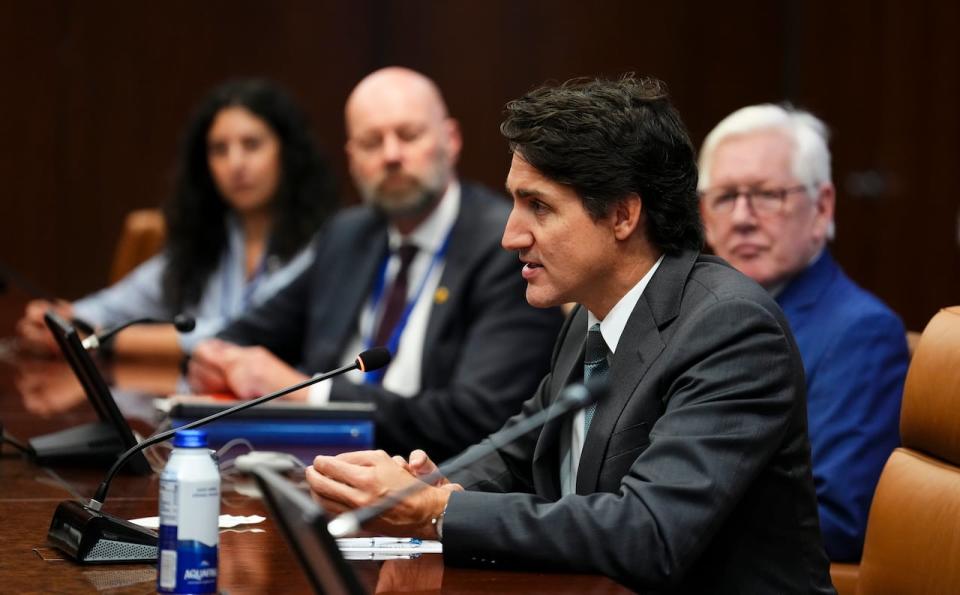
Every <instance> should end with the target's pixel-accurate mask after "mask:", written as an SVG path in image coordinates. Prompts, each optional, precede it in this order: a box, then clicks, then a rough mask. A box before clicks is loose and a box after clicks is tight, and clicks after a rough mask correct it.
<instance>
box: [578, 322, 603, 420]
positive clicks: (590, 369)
mask: <svg viewBox="0 0 960 595" xmlns="http://www.w3.org/2000/svg"><path fill="white" fill-rule="evenodd" d="M609 355H610V350H609V349H608V348H607V344H606V342H605V341H604V340H603V335H601V334H600V323H599V322H598V323H597V324H594V325H593V326H591V327H590V332H588V333H587V348H586V351H585V353H584V355H583V380H584V382H586V381H588V380H591V379H593V378H596V379H598V380H603V379H604V378H606V377H607V372H608V371H609V370H610V363H609V362H608V361H607V356H609ZM596 410H597V404H596V403H592V404H591V405H590V406H589V407H587V409H586V411H584V415H583V436H584V439H586V436H587V431H588V430H589V429H590V422H591V421H593V414H594V412H595V411H596Z"/></svg>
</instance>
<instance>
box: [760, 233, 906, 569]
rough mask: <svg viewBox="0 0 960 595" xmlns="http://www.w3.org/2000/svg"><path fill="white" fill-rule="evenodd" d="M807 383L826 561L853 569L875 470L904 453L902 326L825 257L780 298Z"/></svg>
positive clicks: (877, 472) (874, 484) (876, 477)
mask: <svg viewBox="0 0 960 595" xmlns="http://www.w3.org/2000/svg"><path fill="white" fill-rule="evenodd" d="M777 303H779V304H780V307H781V308H783V313H784V314H785V315H786V317H787V320H788V321H789V322H790V328H791V330H792V331H793V334H794V336H795V337H796V339H797V346H798V347H799V348H800V356H801V357H802V358H803V367H804V370H805V371H806V375H807V414H808V417H809V425H810V446H811V453H812V459H813V483H814V487H815V488H816V490H817V502H818V504H819V507H820V530H821V532H822V533H823V545H824V548H826V550H827V555H828V556H829V557H830V559H831V560H842V561H851V560H859V559H860V553H861V551H862V549H863V539H864V535H865V534H866V529H867V514H868V512H869V511H870V502H871V501H872V500H873V491H874V489H875V488H876V487H877V482H878V481H879V480H880V471H881V470H882V469H883V465H884V464H885V463H886V462H887V457H889V456H890V453H891V452H893V449H894V448H896V447H897V446H898V445H899V444H900V399H901V396H902V395H903V381H904V379H905V378H906V375H907V365H908V363H909V359H910V356H909V354H908V352H907V340H906V332H905V331H904V329H903V323H901V322H900V319H899V318H898V317H897V315H896V314H894V313H893V312H892V311H891V310H890V308H888V307H887V306H886V305H884V304H883V302H881V301H880V300H878V299H877V298H876V297H874V296H873V295H871V294H869V293H867V292H866V291H864V290H863V289H861V288H860V287H858V286H857V285H856V284H855V283H854V282H853V281H851V280H850V278H849V277H847V276H846V275H845V274H844V273H843V271H842V270H840V267H839V266H837V263H836V262H834V260H833V258H832V257H831V256H830V253H829V251H827V250H824V252H823V254H822V255H821V256H820V258H818V259H817V261H816V262H815V263H813V264H812V265H810V266H809V267H807V268H806V269H805V270H804V271H803V272H801V273H800V274H799V275H797V276H796V277H794V278H793V279H791V281H790V283H789V284H788V285H787V286H786V287H785V288H784V289H783V291H782V292H780V294H779V295H778V296H777Z"/></svg>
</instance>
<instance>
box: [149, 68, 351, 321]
mask: <svg viewBox="0 0 960 595" xmlns="http://www.w3.org/2000/svg"><path fill="white" fill-rule="evenodd" d="M235 106H236V107H243V108H245V109H247V110H249V111H250V112H251V113H253V114H254V115H256V116H257V117H259V118H261V119H262V120H263V121H264V122H266V123H267V124H268V125H269V126H270V128H271V129H272V130H273V132H274V134H276V135H277V137H278V138H279V140H280V160H281V165H280V167H281V175H280V184H279V187H278V188H277V194H276V196H274V198H273V200H272V202H271V209H272V215H273V219H272V228H271V230H270V240H269V243H268V246H267V254H266V256H267V257H273V258H274V259H278V260H279V261H281V262H283V261H287V260H289V259H290V258H291V257H292V256H294V255H295V254H296V253H297V252H298V251H299V250H300V249H301V248H302V247H303V246H304V245H306V243H307V242H308V241H309V239H310V237H311V236H312V235H313V233H314V232H315V231H316V230H317V229H318V228H319V227H320V225H321V224H322V223H323V222H324V221H325V220H326V219H327V217H328V216H329V215H330V214H331V213H332V212H333V210H335V209H336V207H337V203H338V200H337V194H336V182H335V180H334V178H333V174H332V173H331V171H330V169H329V167H328V165H327V163H326V161H325V160H324V159H322V158H321V156H320V153H319V152H318V150H317V145H316V143H315V142H314V140H313V138H312V137H311V135H310V133H309V128H308V123H307V118H306V115H305V114H304V113H303V112H302V111H301V110H300V108H299V107H298V106H297V105H296V103H294V101H293V99H292V98H291V97H290V96H289V95H288V94H287V93H286V92H285V91H284V90H282V89H281V88H280V87H278V86H277V85H275V84H274V83H272V82H270V81H266V80H262V79H240V80H234V81H229V82H226V83H224V84H222V85H220V86H219V87H217V88H216V89H214V90H213V92H211V93H210V95H208V96H207V98H206V99H205V100H204V101H203V103H202V104H201V105H200V106H199V107H198V108H197V110H196V112H195V113H194V116H193V119H192V120H191V121H190V124H189V125H188V127H187V129H186V133H185V135H184V137H183V139H182V145H181V150H180V161H179V165H178V168H177V174H176V182H175V187H174V193H173V195H172V196H171V197H170V199H169V200H168V201H167V202H166V203H165V205H164V217H165V219H166V225H167V243H166V248H165V250H166V254H167V259H168V260H167V268H166V271H165V273H164V279H163V290H164V299H165V301H166V302H167V304H169V305H170V306H171V307H172V309H173V310H174V311H179V310H181V309H183V308H185V307H187V306H191V305H194V304H196V303H197V302H198V301H199V300H200V297H201V294H202V292H203V286H204V284H205V283H206V281H207V279H208V278H209V276H210V274H211V273H212V272H213V271H214V269H215V268H216V266H217V263H218V262H219V259H220V255H221V254H222V252H223V249H224V246H226V244H227V220H226V214H227V212H228V211H229V210H230V206H229V205H228V204H227V202H226V201H225V200H224V199H223V197H222V196H221V195H220V192H219V191H218V190H217V187H216V184H215V183H214V181H213V177H212V176H211V174H210V168H209V166H208V162H207V133H208V132H209V130H210V126H211V125H212V123H213V120H214V118H215V117H216V115H217V114H218V113H219V112H220V110H222V109H224V108H228V107H235Z"/></svg>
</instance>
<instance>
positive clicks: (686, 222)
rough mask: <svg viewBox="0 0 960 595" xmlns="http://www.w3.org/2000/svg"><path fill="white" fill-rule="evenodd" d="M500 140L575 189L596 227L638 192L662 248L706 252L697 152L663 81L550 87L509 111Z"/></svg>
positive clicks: (592, 82)
mask: <svg viewBox="0 0 960 595" xmlns="http://www.w3.org/2000/svg"><path fill="white" fill-rule="evenodd" d="M500 132H501V133H502V134H503V136H504V137H506V139H507V141H508V142H509V144H510V150H511V151H513V152H514V153H516V154H518V155H519V156H520V157H522V158H523V159H524V160H525V161H526V162H527V163H529V164H530V165H532V166H533V167H535V168H536V169H537V170H538V171H540V172H541V173H542V174H543V175H545V176H546V177H548V178H550V179H551V180H553V181H555V182H558V183H560V184H566V185H569V186H570V187H571V188H573V190H574V191H576V193H577V194H578V195H579V197H580V199H581V200H582V201H583V205H584V208H585V209H586V210H587V212H588V213H590V215H591V216H592V217H593V218H594V219H599V218H601V217H603V216H605V215H606V214H607V213H609V212H610V208H611V207H612V206H613V205H614V204H615V203H616V202H617V201H618V200H621V199H623V198H624V197H626V196H627V195H629V194H630V193H633V192H635V193H637V194H638V195H640V197H641V199H642V201H643V210H644V212H645V214H646V222H647V223H646V232H647V237H648V238H649V239H650V241H651V242H652V243H653V244H654V245H655V246H657V247H658V248H659V249H660V250H663V251H664V252H665V253H676V252H679V251H680V250H684V249H696V250H699V249H700V248H701V247H702V245H703V224H702V222H701V220H700V211H699V209H698V204H697V203H698V200H697V165H696V157H695V151H694V148H693V144H692V143H691V142H690V136H689V135H688V134H687V130H686V127H685V126H684V124H683V122H682V121H681V120H680V115H679V114H678V113H677V111H676V110H675V109H674V108H673V106H672V105H671V104H670V99H669V96H668V94H667V89H666V85H665V84H664V83H662V82H661V81H658V80H656V79H652V78H637V77H635V76H634V75H632V74H628V75H625V76H624V77H623V78H621V79H619V80H600V79H574V80H570V81H567V82H566V83H563V84H561V85H557V86H544V87H541V88H539V89H536V90H534V91H531V92H530V93H528V94H526V95H524V96H523V97H521V98H520V99H516V100H514V101H511V102H509V103H508V104H507V106H506V109H505V117H504V120H503V123H502V124H501V125H500Z"/></svg>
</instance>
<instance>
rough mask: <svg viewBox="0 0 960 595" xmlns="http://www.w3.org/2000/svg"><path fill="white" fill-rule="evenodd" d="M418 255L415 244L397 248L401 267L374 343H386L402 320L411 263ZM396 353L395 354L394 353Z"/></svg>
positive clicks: (392, 285)
mask: <svg viewBox="0 0 960 595" xmlns="http://www.w3.org/2000/svg"><path fill="white" fill-rule="evenodd" d="M416 255H417V247H416V246H414V245H413V244H403V245H401V246H400V247H399V248H397V256H399V257H400V268H399V269H398V270H397V275H396V276H395V277H394V278H393V284H391V285H390V291H389V292H387V296H386V301H385V302H384V305H383V314H382V315H381V316H380V325H379V326H378V327H377V332H376V334H375V335H374V337H373V344H374V345H386V344H387V341H389V340H390V335H392V334H393V329H394V328H396V326H397V323H398V322H400V316H401V315H402V314H403V310H404V308H405V307H406V305H407V287H408V284H407V280H408V278H409V276H410V263H411V262H413V257H414V256H416ZM394 355H395V354H394Z"/></svg>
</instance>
